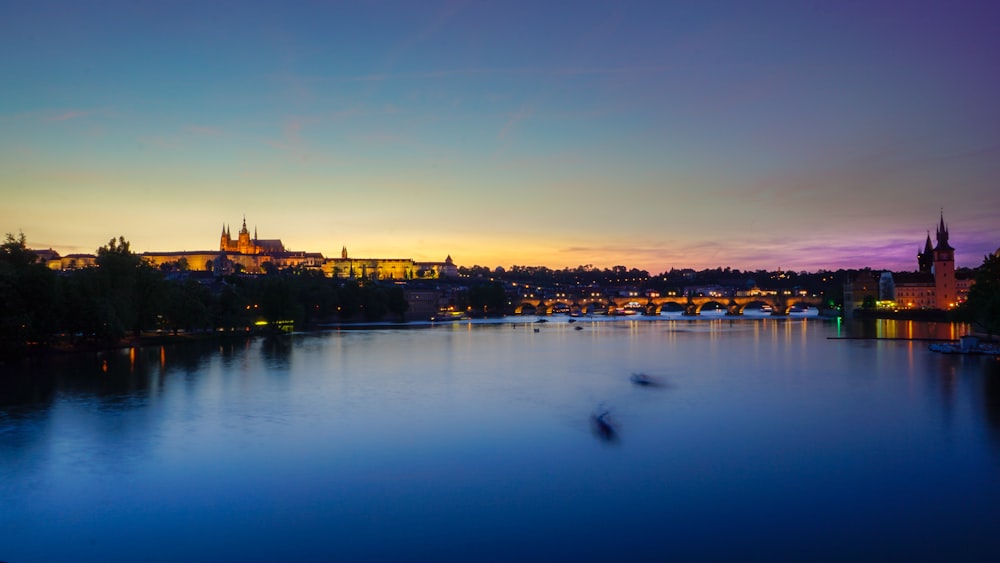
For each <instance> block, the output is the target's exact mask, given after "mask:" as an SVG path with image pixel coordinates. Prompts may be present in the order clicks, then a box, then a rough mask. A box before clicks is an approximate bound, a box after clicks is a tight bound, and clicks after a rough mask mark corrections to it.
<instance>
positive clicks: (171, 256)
mask: <svg viewBox="0 0 1000 563" xmlns="http://www.w3.org/2000/svg"><path fill="white" fill-rule="evenodd" d="M42 252H46V253H47V254H46V255H45V256H44V259H45V261H46V264H47V265H48V266H49V268H52V269H54V270H68V269H75V268H77V267H87V266H92V265H94V258H95V257H94V256H93V255H71V256H66V257H59V255H58V254H57V253H55V252H54V251H42ZM142 257H143V258H145V259H146V260H147V261H148V262H149V263H151V264H152V265H154V266H156V267H160V268H165V269H170V268H176V269H179V270H189V271H207V272H215V273H221V274H229V273H239V272H242V273H248V274H262V273H266V272H267V271H268V270H270V269H274V268H278V269H284V268H308V269H315V270H319V271H322V272H323V273H324V274H326V275H327V276H330V277H336V278H348V279H351V278H353V279H367V280H410V279H434V278H439V277H457V276H458V268H457V267H456V266H455V263H454V262H453V261H452V259H451V256H448V257H447V258H445V260H444V262H414V261H413V260H411V259H409V258H350V257H348V255H347V247H344V248H343V250H342V251H341V254H340V257H339V258H326V257H324V256H323V255H322V254H320V253H319V252H302V251H292V250H288V249H287V248H285V245H284V244H283V243H282V242H281V240H279V239H260V238H257V229H256V227H255V228H254V232H253V236H251V235H250V230H249V229H247V222H246V218H244V219H243V226H242V227H241V228H240V231H239V233H237V235H236V238H235V239H234V238H233V237H232V235H231V234H230V230H229V227H228V226H227V225H223V227H222V235H221V237H220V240H219V249H218V250H195V251H182V252H144V253H143V254H142Z"/></svg>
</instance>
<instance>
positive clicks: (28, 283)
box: [0, 233, 56, 358]
mask: <svg viewBox="0 0 1000 563" xmlns="http://www.w3.org/2000/svg"><path fill="white" fill-rule="evenodd" d="M37 258H38V257H37V255H36V254H35V253H34V252H33V251H31V250H29V249H28V247H27V244H26V240H25V236H24V233H20V235H19V236H17V237H15V236H14V235H12V234H10V233H8V234H7V237H6V240H5V242H4V243H3V244H2V245H0V358H2V357H4V356H17V355H20V354H21V353H22V352H23V351H24V350H25V349H26V347H27V346H28V344H29V343H31V342H42V341H44V340H46V339H47V338H48V336H49V335H50V333H51V331H52V328H53V327H54V325H55V313H56V309H55V307H54V302H55V296H56V289H55V273H54V272H52V271H51V270H49V269H48V268H46V267H45V265H44V264H41V263H38V262H37Z"/></svg>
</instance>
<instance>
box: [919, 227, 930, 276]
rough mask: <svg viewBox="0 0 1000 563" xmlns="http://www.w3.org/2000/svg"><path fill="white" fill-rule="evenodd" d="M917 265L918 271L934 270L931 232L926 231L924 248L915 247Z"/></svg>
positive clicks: (926, 272) (925, 272)
mask: <svg viewBox="0 0 1000 563" xmlns="http://www.w3.org/2000/svg"><path fill="white" fill-rule="evenodd" d="M917 265H918V266H919V270H918V271H919V272H921V273H923V274H929V273H931V272H932V271H933V270H934V245H933V244H931V232H930V231H927V240H926V241H925V242H924V250H923V251H922V252H921V251H920V249H919V248H918V249H917Z"/></svg>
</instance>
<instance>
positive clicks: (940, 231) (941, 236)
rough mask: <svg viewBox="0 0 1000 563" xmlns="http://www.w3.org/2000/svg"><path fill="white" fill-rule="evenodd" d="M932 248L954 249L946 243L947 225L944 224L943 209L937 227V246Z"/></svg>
mask: <svg viewBox="0 0 1000 563" xmlns="http://www.w3.org/2000/svg"><path fill="white" fill-rule="evenodd" d="M934 250H955V249H954V248H952V247H951V246H949V245H948V226H947V225H945V224H944V210H942V211H941V221H940V222H939V223H938V228H937V247H935V248H934Z"/></svg>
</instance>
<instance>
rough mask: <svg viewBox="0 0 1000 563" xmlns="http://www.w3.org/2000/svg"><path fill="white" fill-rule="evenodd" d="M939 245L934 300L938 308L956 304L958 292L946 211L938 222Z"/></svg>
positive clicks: (937, 236) (935, 260)
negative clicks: (945, 221) (946, 223)
mask: <svg viewBox="0 0 1000 563" xmlns="http://www.w3.org/2000/svg"><path fill="white" fill-rule="evenodd" d="M936 238H937V246H936V247H934V300H935V302H936V305H937V308H938V309H944V310H947V309H951V308H953V307H954V306H955V304H956V302H957V298H958V292H957V290H956V288H955V249H954V248H952V247H951V246H950V245H949V244H948V227H947V226H946V225H945V224H944V212H943V211H942V212H941V221H940V223H939V224H938V228H937V233H936Z"/></svg>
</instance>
